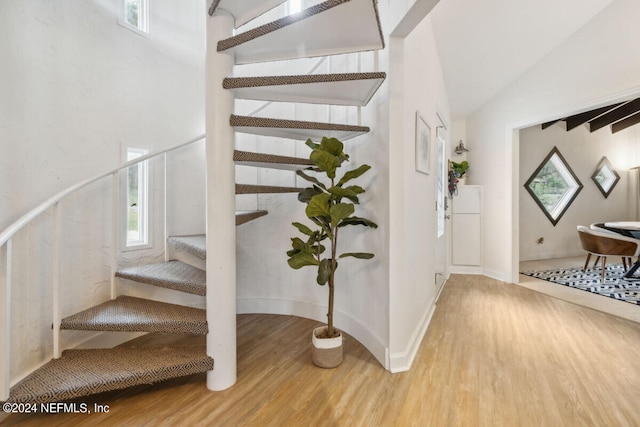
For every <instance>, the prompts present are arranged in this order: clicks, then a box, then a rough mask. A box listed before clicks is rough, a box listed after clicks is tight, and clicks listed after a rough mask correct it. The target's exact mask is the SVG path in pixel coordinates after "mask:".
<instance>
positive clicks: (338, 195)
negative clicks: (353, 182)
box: [327, 187, 360, 203]
mask: <svg viewBox="0 0 640 427" xmlns="http://www.w3.org/2000/svg"><path fill="white" fill-rule="evenodd" d="M327 191H329V193H331V195H332V196H333V199H334V200H335V201H337V202H339V201H340V199H342V198H343V197H346V198H347V199H349V200H351V201H352V202H353V203H360V201H359V200H358V193H356V192H355V191H353V190H352V189H350V188H342V187H331V188H329V189H328V190H327Z"/></svg>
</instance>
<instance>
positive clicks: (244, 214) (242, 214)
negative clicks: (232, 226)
mask: <svg viewBox="0 0 640 427" xmlns="http://www.w3.org/2000/svg"><path fill="white" fill-rule="evenodd" d="M268 213H269V212H267V211H264V210H260V211H236V225H241V224H244V223H247V222H249V221H253V220H254V219H256V218H260V217H261V216H265V215H267V214H268Z"/></svg>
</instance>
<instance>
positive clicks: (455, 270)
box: [449, 265, 483, 274]
mask: <svg viewBox="0 0 640 427" xmlns="http://www.w3.org/2000/svg"><path fill="white" fill-rule="evenodd" d="M449 273H451V274H482V273H483V271H482V267H480V266H479V265H452V266H451V267H450V268H449Z"/></svg>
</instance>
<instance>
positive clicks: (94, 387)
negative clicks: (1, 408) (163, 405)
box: [7, 345, 213, 404]
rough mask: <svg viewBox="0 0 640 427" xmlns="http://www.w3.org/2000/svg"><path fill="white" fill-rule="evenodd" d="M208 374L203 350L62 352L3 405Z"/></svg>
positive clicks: (16, 388) (209, 362) (195, 347)
mask: <svg viewBox="0 0 640 427" xmlns="http://www.w3.org/2000/svg"><path fill="white" fill-rule="evenodd" d="M211 369H213V359H212V358H211V357H208V356H207V354H206V346H204V345H190V346H165V347H137V348H132V347H115V348H110V349H92V350H66V351H64V352H63V353H62V357H61V358H60V359H54V360H52V361H50V362H48V363H47V364H45V365H44V366H43V367H41V368H40V369H38V370H37V371H35V372H33V373H31V374H30V375H29V376H27V377H26V378H25V379H24V380H22V381H20V382H19V383H18V384H16V385H15V386H14V387H12V388H11V393H10V395H9V399H8V400H7V401H8V402H18V403H32V404H33V403H36V404H39V403H48V402H62V401H68V400H70V399H74V398H77V397H82V396H89V395H92V394H96V393H102V392H106V391H113V390H120V389H123V388H127V387H132V386H136V385H142V384H153V383H155V382H159V381H164V380H168V379H170V378H177V377H182V376H186V375H192V374H197V373H201V372H206V371H209V370H211Z"/></svg>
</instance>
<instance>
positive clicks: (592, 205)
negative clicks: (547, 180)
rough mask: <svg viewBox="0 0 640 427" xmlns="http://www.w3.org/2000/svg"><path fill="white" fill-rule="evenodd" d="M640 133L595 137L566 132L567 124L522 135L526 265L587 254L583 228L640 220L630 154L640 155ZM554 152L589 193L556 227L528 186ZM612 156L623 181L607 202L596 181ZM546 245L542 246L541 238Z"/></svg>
mask: <svg viewBox="0 0 640 427" xmlns="http://www.w3.org/2000/svg"><path fill="white" fill-rule="evenodd" d="M637 134H638V130H637V129H635V128H628V129H626V130H625V131H622V132H618V133H616V134H612V133H611V130H610V129H609V128H608V127H606V128H602V129H599V130H597V131H596V132H594V133H590V132H589V130H588V128H587V126H580V127H578V128H575V129H573V130H571V131H570V132H567V131H566V125H565V123H564V122H559V123H556V124H554V125H553V126H551V127H549V128H547V129H544V130H543V129H542V128H541V127H540V126H533V127H529V128H526V129H522V130H521V131H520V182H519V189H520V190H519V197H520V220H519V224H520V260H521V261H528V260H535V259H549V258H561V257H568V256H575V255H581V254H583V253H584V251H583V250H582V248H581V246H580V242H579V241H578V238H577V234H576V226H577V225H587V226H588V225H589V224H592V223H594V222H605V221H622V220H632V219H634V218H635V206H634V203H631V202H632V201H634V200H636V198H637V195H636V193H635V190H636V187H635V185H634V184H635V180H636V179H637V178H636V172H635V171H630V170H629V168H630V167H631V166H635V165H633V164H630V160H631V159H630V158H629V156H628V153H635V152H637V151H638V149H639V142H640V141H639V140H638V137H637ZM553 147H557V148H558V150H559V151H560V153H561V154H562V156H563V157H564V158H565V160H566V161H567V163H568V164H569V166H570V167H571V169H572V170H573V172H574V173H575V174H576V176H577V177H578V179H579V180H580V182H581V183H582V185H583V186H584V187H583V189H582V190H581V191H580V193H578V197H577V198H576V199H575V200H574V201H573V203H572V204H571V206H569V209H568V210H567V211H566V212H565V214H564V215H563V216H562V218H561V219H560V221H558V223H557V224H556V225H555V227H554V225H553V224H552V223H551V221H549V220H548V219H547V217H546V216H545V215H544V213H543V212H542V210H541V209H540V208H539V207H538V206H537V204H536V203H535V201H534V200H533V198H532V197H531V195H530V194H529V193H528V192H527V191H526V189H525V187H524V184H525V182H526V181H527V180H528V179H529V177H530V176H531V174H533V172H534V171H535V170H536V169H537V167H538V165H539V164H540V162H541V161H542V160H543V159H544V158H545V157H546V156H547V154H548V153H549V152H550V151H551V149H552V148H553ZM603 156H606V157H607V158H608V159H609V161H610V162H611V165H612V166H613V168H614V169H616V171H617V172H618V174H619V175H620V181H619V182H618V184H617V185H616V187H615V188H614V190H613V191H612V192H611V194H609V197H607V198H605V197H604V196H603V195H602V193H601V192H600V190H598V188H597V187H596V185H595V183H594V182H593V180H592V179H591V176H592V175H593V173H594V171H595V169H596V167H597V165H598V164H599V162H600V160H601V159H602V157H603ZM541 237H542V238H543V239H544V243H542V244H538V243H537V240H538V239H539V238H541Z"/></svg>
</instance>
